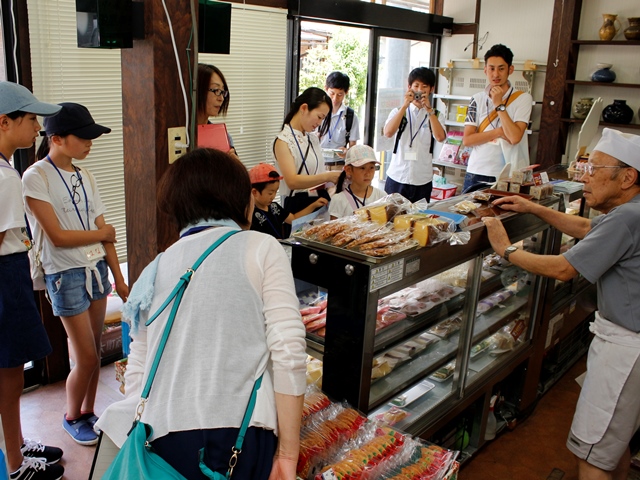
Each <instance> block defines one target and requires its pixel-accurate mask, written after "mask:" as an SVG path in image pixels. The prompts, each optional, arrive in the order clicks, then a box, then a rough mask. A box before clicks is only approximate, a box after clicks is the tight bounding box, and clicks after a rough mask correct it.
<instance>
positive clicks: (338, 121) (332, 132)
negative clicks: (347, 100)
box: [329, 112, 342, 140]
mask: <svg viewBox="0 0 640 480" xmlns="http://www.w3.org/2000/svg"><path fill="white" fill-rule="evenodd" d="M341 118H342V112H340V115H338V119H337V120H336V123H335V124H334V125H333V130H331V128H329V140H331V139H332V137H333V134H335V133H336V129H337V128H338V124H339V123H340V119H341Z"/></svg>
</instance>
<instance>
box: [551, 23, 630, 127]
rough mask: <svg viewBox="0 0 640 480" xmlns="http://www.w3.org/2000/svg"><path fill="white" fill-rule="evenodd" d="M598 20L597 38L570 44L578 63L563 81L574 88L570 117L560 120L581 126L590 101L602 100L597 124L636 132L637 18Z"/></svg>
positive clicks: (574, 41)
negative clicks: (599, 23) (574, 50)
mask: <svg viewBox="0 0 640 480" xmlns="http://www.w3.org/2000/svg"><path fill="white" fill-rule="evenodd" d="M602 17H603V18H602V26H601V27H600V30H599V31H598V32H597V34H598V39H594V40H589V39H576V40H573V41H572V43H573V46H574V47H575V49H576V52H577V54H578V64H577V67H576V73H575V78H568V79H567V80H566V83H567V86H568V87H570V88H574V90H573V102H572V109H571V116H570V117H565V118H563V119H562V121H563V122H568V123H582V121H583V120H584V119H585V118H586V116H587V114H588V113H589V110H590V109H591V106H592V105H593V101H594V98H597V97H602V99H603V101H604V105H605V107H604V109H603V110H602V118H601V122H600V125H602V126H609V127H614V128H620V127H622V128H628V129H638V130H640V108H639V107H640V48H638V47H640V17H629V18H627V19H622V20H621V19H619V18H617V17H618V16H617V15H614V14H603V15H602ZM623 24H628V26H626V28H624V26H625V25H623ZM589 33H591V34H592V35H594V36H595V33H596V32H589ZM604 61H606V63H605V62H604ZM636 113H637V116H636Z"/></svg>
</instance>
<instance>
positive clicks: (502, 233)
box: [482, 217, 511, 256]
mask: <svg viewBox="0 0 640 480" xmlns="http://www.w3.org/2000/svg"><path fill="white" fill-rule="evenodd" d="M482 223H484V225H485V227H487V234H488V235H489V241H490V242H491V247H493V250H494V251H495V252H496V253H497V254H498V255H501V256H502V254H503V253H504V251H505V249H506V248H507V247H508V246H509V245H511V240H509V236H508V235H507V231H506V230H505V229H504V225H502V222H501V221H500V220H498V219H497V218H496V217H482Z"/></svg>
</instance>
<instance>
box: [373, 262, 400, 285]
mask: <svg viewBox="0 0 640 480" xmlns="http://www.w3.org/2000/svg"><path fill="white" fill-rule="evenodd" d="M403 271H404V258H402V259H400V260H396V261H395V262H391V263H387V264H386V265H382V266H380V267H376V268H372V269H371V281H370V284H369V291H370V292H375V291H376V290H380V289H381V288H382V287H386V286H387V285H391V284H392V283H395V282H399V281H400V280H402V272H403Z"/></svg>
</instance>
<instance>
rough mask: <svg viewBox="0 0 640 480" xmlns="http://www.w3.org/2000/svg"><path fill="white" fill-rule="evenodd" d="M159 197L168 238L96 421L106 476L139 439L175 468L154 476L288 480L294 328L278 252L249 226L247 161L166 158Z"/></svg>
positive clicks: (300, 339)
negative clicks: (114, 387)
mask: <svg viewBox="0 0 640 480" xmlns="http://www.w3.org/2000/svg"><path fill="white" fill-rule="evenodd" d="M157 198H158V202H159V208H160V209H161V210H162V211H163V212H165V213H166V214H168V215H169V216H170V217H171V218H172V219H173V220H174V222H175V224H176V226H177V228H178V230H179V231H180V239H179V240H178V241H177V242H176V243H174V244H173V245H172V246H171V247H169V248H168V249H167V250H166V252H164V253H163V254H161V255H159V256H158V258H156V260H154V262H152V263H151V264H150V265H149V266H147V268H146V269H145V270H144V271H143V273H142V274H141V276H140V278H139V279H138V281H137V282H136V284H135V285H134V288H133V289H132V291H131V294H130V296H129V301H128V302H127V303H126V304H125V308H124V310H123V315H124V316H125V318H126V319H127V320H128V321H130V322H131V327H132V336H133V342H132V344H131V354H130V356H129V364H128V367H127V373H126V375H125V382H126V391H127V399H125V400H123V401H121V402H118V403H116V404H114V405H111V406H110V407H109V408H108V409H107V410H106V411H105V412H104V413H103V415H102V416H101V417H100V420H99V422H98V424H97V425H98V427H100V428H101V429H102V431H103V432H104V434H106V435H108V436H109V437H110V438H111V440H113V441H114V443H115V444H116V445H118V446H120V447H122V450H121V454H120V456H119V457H117V458H116V461H115V462H114V463H113V464H112V466H111V470H110V471H108V472H107V474H106V476H105V478H118V474H120V475H121V474H122V473H123V472H129V474H130V472H134V471H136V470H135V469H136V468H138V465H137V460H136V456H135V455H134V456H129V455H125V453H123V452H125V450H130V447H131V445H128V446H127V444H126V443H125V441H126V442H128V443H129V444H132V443H133V442H134V438H133V437H134V436H136V435H137V436H138V442H140V443H142V442H143V440H145V439H146V437H148V439H149V442H150V447H151V448H150V449H148V450H146V452H145V453H148V452H149V451H151V452H153V454H154V455H155V457H154V458H153V460H152V461H153V462H155V461H156V460H157V459H158V458H160V459H161V460H162V462H166V465H161V466H160V467H158V465H157V464H153V465H152V468H169V469H171V470H174V471H175V475H174V476H171V475H173V474H167V475H166V476H165V477H164V478H188V479H206V478H233V479H236V480H238V479H247V480H249V479H251V480H259V479H264V480H276V479H283V480H295V476H296V475H295V474H296V464H297V459H298V450H299V434H300V421H301V416H302V404H303V398H304V390H305V386H306V380H305V372H306V365H305V361H306V353H305V339H304V337H305V330H304V326H303V324H302V321H301V318H300V314H299V311H298V299H297V297H296V294H295V289H294V284H293V276H292V273H291V268H290V265H289V261H288V259H287V256H286V254H285V252H284V250H283V249H282V247H281V246H280V244H279V243H278V242H277V240H275V239H274V238H273V237H271V236H269V235H265V234H262V233H259V232H255V231H248V230H249V227H250V225H251V213H252V212H253V204H252V197H251V183H250V180H249V175H248V173H247V171H246V168H245V167H244V165H242V163H240V162H239V161H238V160H236V159H234V158H233V157H231V156H229V155H228V154H226V153H223V152H220V151H217V150H210V149H197V150H194V151H193V152H190V153H188V154H186V155H184V156H183V157H181V158H180V159H179V160H178V161H177V162H176V163H174V164H172V165H170V166H169V168H168V170H167V172H166V173H165V175H164V176H163V178H162V180H161V182H160V184H159V188H158V197H157ZM171 322H173V325H171ZM143 385H144V386H145V388H144V391H143V388H142V387H143ZM141 397H142V398H146V397H148V398H146V399H145V400H143V401H141ZM136 411H137V412H138V415H137V416H136ZM134 417H136V423H135V424H134V428H133V429H131V422H132V420H133V419H134ZM130 430H131V434H130V436H129V437H127V435H128V432H129V431H130ZM123 444H124V446H123ZM232 447H233V451H232ZM142 448H144V447H142ZM137 450H138V452H139V451H140V449H137ZM133 463H136V465H132V464H133ZM167 465H168V467H167ZM129 467H131V468H133V470H129ZM138 471H139V470H138ZM156 475H157V474H156ZM122 478H124V477H122ZM129 478H132V477H129ZM155 478H159V477H155Z"/></svg>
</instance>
